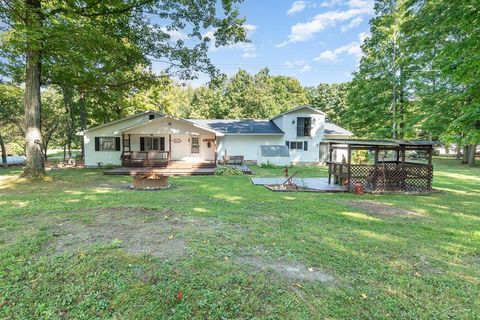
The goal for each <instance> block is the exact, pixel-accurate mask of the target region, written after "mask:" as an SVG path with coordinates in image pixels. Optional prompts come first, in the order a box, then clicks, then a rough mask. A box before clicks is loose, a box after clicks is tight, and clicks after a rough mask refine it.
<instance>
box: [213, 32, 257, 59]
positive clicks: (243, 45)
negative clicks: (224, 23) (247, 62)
mask: <svg viewBox="0 0 480 320" xmlns="http://www.w3.org/2000/svg"><path fill="white" fill-rule="evenodd" d="M243 27H244V28H245V30H246V31H247V38H249V37H250V36H251V35H252V34H253V33H254V32H255V31H256V30H257V26H255V25H253V24H244V25H243ZM203 37H208V38H210V40H211V41H210V48H209V49H208V50H209V51H210V52H215V51H218V50H220V49H236V50H239V51H241V52H243V54H242V57H243V58H254V57H256V56H257V54H256V53H255V52H256V50H257V48H256V46H255V44H253V43H251V42H238V43H233V44H230V45H228V46H223V47H220V48H217V47H215V30H209V31H207V32H206V33H205V34H203Z"/></svg>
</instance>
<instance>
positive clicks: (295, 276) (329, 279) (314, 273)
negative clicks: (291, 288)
mask: <svg viewBox="0 0 480 320" xmlns="http://www.w3.org/2000/svg"><path fill="white" fill-rule="evenodd" d="M236 261H237V262H238V263H241V264H247V265H250V266H252V267H254V268H255V269H257V270H259V271H262V272H268V271H274V272H275V273H277V274H279V275H281V276H282V277H284V278H287V279H291V280H301V281H307V282H314V281H319V282H321V283H323V284H325V285H329V286H333V285H335V284H336V282H337V281H336V280H335V278H334V277H333V276H332V275H330V274H328V273H326V272H324V271H322V270H320V269H317V268H309V267H307V266H305V265H304V264H303V263H299V262H294V263H292V262H286V261H282V260H277V261H268V260H266V259H263V258H260V257H256V256H244V257H240V258H238V259H236Z"/></svg>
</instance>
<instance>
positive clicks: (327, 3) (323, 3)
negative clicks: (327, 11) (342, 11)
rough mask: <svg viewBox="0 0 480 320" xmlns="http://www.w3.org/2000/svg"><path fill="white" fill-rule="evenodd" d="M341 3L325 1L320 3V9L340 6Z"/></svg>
mask: <svg viewBox="0 0 480 320" xmlns="http://www.w3.org/2000/svg"><path fill="white" fill-rule="evenodd" d="M342 2H343V0H327V1H324V2H322V4H321V5H320V7H324V8H330V7H335V6H336V5H339V4H341V3H342Z"/></svg>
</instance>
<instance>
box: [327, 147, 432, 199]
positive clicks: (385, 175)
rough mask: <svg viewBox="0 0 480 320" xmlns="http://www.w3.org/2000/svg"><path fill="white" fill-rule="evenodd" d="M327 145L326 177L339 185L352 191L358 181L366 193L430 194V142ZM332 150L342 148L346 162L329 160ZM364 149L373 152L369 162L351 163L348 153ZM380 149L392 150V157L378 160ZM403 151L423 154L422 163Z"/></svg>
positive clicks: (331, 158) (350, 154) (331, 157)
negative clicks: (371, 162) (345, 153)
mask: <svg viewBox="0 0 480 320" xmlns="http://www.w3.org/2000/svg"><path fill="white" fill-rule="evenodd" d="M325 142H327V143H328V144H329V161H327V164H328V180H329V182H332V181H331V180H332V177H333V178H334V183H338V184H342V185H345V186H346V187H347V189H348V190H349V191H353V189H354V187H355V184H358V183H360V184H362V186H363V188H364V190H365V191H366V192H372V193H384V192H405V193H430V192H431V191H432V180H433V166H432V155H433V146H434V145H436V144H438V143H437V142H434V141H402V140H336V139H330V140H327V141H325ZM334 150H346V151H347V159H346V162H335V161H333V152H334ZM358 150H366V151H370V152H373V153H374V161H373V164H352V152H354V151H358ZM383 151H393V152H394V158H393V159H390V160H385V159H379V155H380V153H381V152H383ZM407 151H415V152H420V153H422V154H424V155H425V158H424V159H425V160H426V163H419V162H416V161H411V160H410V158H408V159H407V156H406V154H407Z"/></svg>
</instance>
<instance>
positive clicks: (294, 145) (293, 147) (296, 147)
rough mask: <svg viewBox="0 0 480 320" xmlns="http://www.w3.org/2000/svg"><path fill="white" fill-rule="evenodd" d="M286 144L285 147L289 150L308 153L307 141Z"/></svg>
mask: <svg viewBox="0 0 480 320" xmlns="http://www.w3.org/2000/svg"><path fill="white" fill-rule="evenodd" d="M286 143H287V147H289V148H290V149H291V150H304V151H308V141H290V142H288V141H287V142H286Z"/></svg>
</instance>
